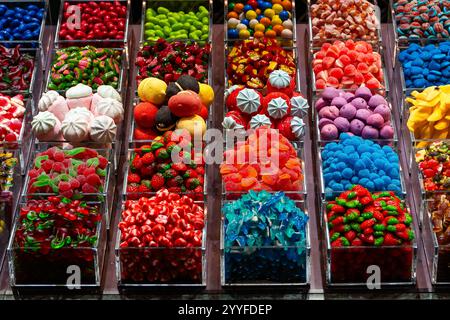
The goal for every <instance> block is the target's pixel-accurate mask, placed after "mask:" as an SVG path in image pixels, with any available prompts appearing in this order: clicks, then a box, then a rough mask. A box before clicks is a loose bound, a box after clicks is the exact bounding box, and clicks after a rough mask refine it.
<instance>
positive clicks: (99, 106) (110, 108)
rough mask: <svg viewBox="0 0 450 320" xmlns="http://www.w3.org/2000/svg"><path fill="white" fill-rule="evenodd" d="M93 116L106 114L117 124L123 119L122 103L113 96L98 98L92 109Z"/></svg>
mask: <svg viewBox="0 0 450 320" xmlns="http://www.w3.org/2000/svg"><path fill="white" fill-rule="evenodd" d="M92 112H93V114H94V115H95V116H102V115H105V116H108V117H110V118H112V119H113V120H114V122H115V123H116V124H117V123H119V122H121V121H122V120H123V112H124V110H123V105H122V103H121V102H119V101H117V100H115V99H113V98H100V100H99V101H98V103H96V105H95V106H94V108H93V109H92Z"/></svg>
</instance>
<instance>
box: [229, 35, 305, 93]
mask: <svg viewBox="0 0 450 320" xmlns="http://www.w3.org/2000/svg"><path fill="white" fill-rule="evenodd" d="M275 70H283V71H285V72H286V73H287V74H289V76H291V77H292V78H293V79H296V74H297V71H296V62H295V59H294V53H293V51H290V50H285V49H283V48H282V47H281V46H280V44H279V43H278V42H277V41H276V40H274V39H267V38H263V39H261V40H257V39H255V40H244V41H239V42H237V43H235V44H234V45H233V46H232V47H231V48H229V49H228V53H227V55H226V73H227V76H228V79H227V83H226V84H225V85H226V86H229V87H230V86H232V85H245V86H246V87H248V88H253V89H262V88H263V87H264V86H265V84H266V83H267V80H268V79H269V75H270V74H271V73H272V71H275Z"/></svg>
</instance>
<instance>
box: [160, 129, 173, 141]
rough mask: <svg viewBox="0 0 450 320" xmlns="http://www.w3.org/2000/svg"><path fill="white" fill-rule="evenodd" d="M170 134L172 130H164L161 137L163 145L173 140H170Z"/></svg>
mask: <svg viewBox="0 0 450 320" xmlns="http://www.w3.org/2000/svg"><path fill="white" fill-rule="evenodd" d="M172 134H173V131H171V130H169V131H166V132H164V134H163V135H162V136H163V138H164V144H165V145H167V144H168V143H169V142H173V141H172Z"/></svg>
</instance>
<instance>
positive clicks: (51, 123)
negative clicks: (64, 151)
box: [31, 111, 62, 141]
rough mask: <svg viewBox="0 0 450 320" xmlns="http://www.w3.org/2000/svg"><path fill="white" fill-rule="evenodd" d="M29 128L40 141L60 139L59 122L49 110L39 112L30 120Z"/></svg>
mask: <svg viewBox="0 0 450 320" xmlns="http://www.w3.org/2000/svg"><path fill="white" fill-rule="evenodd" d="M31 129H32V130H33V133H34V134H35V135H36V137H37V138H38V139H39V140H40V141H61V140H62V134H61V122H60V121H59V120H58V118H57V117H56V116H55V115H54V114H53V113H51V112H50V111H44V112H39V113H38V114H37V115H36V116H34V118H33V120H32V121H31Z"/></svg>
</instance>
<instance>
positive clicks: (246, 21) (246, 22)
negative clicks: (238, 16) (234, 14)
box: [241, 19, 250, 27]
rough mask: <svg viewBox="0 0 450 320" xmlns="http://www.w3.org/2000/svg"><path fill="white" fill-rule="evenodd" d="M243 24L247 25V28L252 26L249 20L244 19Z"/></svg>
mask: <svg viewBox="0 0 450 320" xmlns="http://www.w3.org/2000/svg"><path fill="white" fill-rule="evenodd" d="M241 23H243V24H245V25H246V26H247V27H248V25H249V24H250V21H248V20H247V19H242V20H241Z"/></svg>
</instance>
